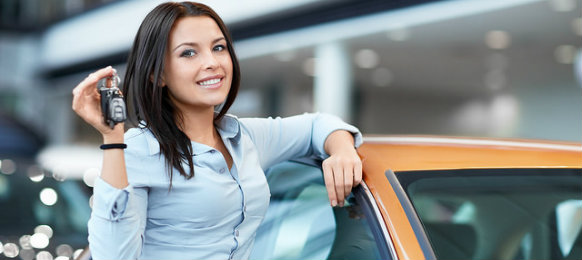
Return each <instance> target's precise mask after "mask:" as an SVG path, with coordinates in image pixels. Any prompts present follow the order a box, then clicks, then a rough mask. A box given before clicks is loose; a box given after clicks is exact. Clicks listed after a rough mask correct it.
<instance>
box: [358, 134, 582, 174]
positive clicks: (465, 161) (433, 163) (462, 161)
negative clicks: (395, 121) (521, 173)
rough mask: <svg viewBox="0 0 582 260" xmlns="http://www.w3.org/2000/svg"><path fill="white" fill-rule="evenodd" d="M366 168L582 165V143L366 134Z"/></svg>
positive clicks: (362, 148)
mask: <svg viewBox="0 0 582 260" xmlns="http://www.w3.org/2000/svg"><path fill="white" fill-rule="evenodd" d="M358 153H359V154H360V156H361V157H362V161H363V164H364V170H366V168H368V169H370V167H372V168H375V169H382V170H383V171H385V170H388V169H390V170H392V171H395V172H396V171H416V170H443V169H469V168H477V169H478V168H582V144H581V143H575V142H559V141H547V140H525V139H500V138H469V137H446V136H410V135H406V136H404V135H391V136H365V137H364V143H363V144H362V146H360V147H359V148H358Z"/></svg>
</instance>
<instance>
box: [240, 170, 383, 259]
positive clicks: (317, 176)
mask: <svg viewBox="0 0 582 260" xmlns="http://www.w3.org/2000/svg"><path fill="white" fill-rule="evenodd" d="M320 165H321V164H320V163H317V162H310V163H298V162H285V163H282V164H279V165H277V166H275V167H273V168H271V169H269V170H268V171H267V173H266V175H267V181H268V183H269V188H270V190H271V202H270V205H269V209H268V211H267V214H266V216H265V219H264V221H263V223H262V224H261V226H260V227H259V230H258V231H257V236H256V240H255V245H254V249H253V252H252V253H251V256H250V258H251V259H393V256H394V255H395V254H394V248H393V247H392V245H391V242H390V239H387V238H388V237H389V236H388V235H387V233H386V228H385V227H383V225H384V222H383V221H381V219H382V217H381V215H380V214H379V211H378V209H377V208H376V204H375V203H374V201H373V197H372V195H371V194H370V192H369V190H367V187H366V184H365V183H362V185H360V186H358V187H357V188H355V189H354V191H353V192H352V194H350V196H349V197H348V199H347V203H346V205H345V206H344V207H334V208H332V207H331V206H330V203H329V199H328V196H327V191H326V189H325V185H324V181H323V173H322V171H321V167H320Z"/></svg>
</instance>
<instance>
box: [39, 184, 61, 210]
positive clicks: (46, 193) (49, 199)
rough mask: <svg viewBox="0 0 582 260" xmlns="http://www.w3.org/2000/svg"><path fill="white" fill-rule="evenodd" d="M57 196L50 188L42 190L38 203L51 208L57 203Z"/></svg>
mask: <svg viewBox="0 0 582 260" xmlns="http://www.w3.org/2000/svg"><path fill="white" fill-rule="evenodd" d="M57 200H58V195H57V192H56V191H55V190H53V189H52V188H44V189H42V190H41V191H40V201H41V202H42V203H43V204H44V205H47V206H52V205H55V203H57Z"/></svg>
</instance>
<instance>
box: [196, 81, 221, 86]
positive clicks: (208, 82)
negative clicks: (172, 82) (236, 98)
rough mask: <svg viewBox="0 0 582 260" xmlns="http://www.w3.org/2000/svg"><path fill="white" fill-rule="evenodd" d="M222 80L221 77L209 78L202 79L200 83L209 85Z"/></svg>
mask: <svg viewBox="0 0 582 260" xmlns="http://www.w3.org/2000/svg"><path fill="white" fill-rule="evenodd" d="M218 82H220V79H209V80H206V81H201V82H200V83H198V84H200V85H201V86H208V85H214V84H216V83H218Z"/></svg>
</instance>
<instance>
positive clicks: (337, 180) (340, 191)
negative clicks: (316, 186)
mask: <svg viewBox="0 0 582 260" xmlns="http://www.w3.org/2000/svg"><path fill="white" fill-rule="evenodd" d="M332 170H333V181H334V186H335V192H336V194H337V204H338V205H340V207H343V206H344V199H345V198H346V196H345V190H344V171H343V169H342V168H341V167H340V166H339V164H338V163H337V162H336V163H334V164H333V166H332Z"/></svg>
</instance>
